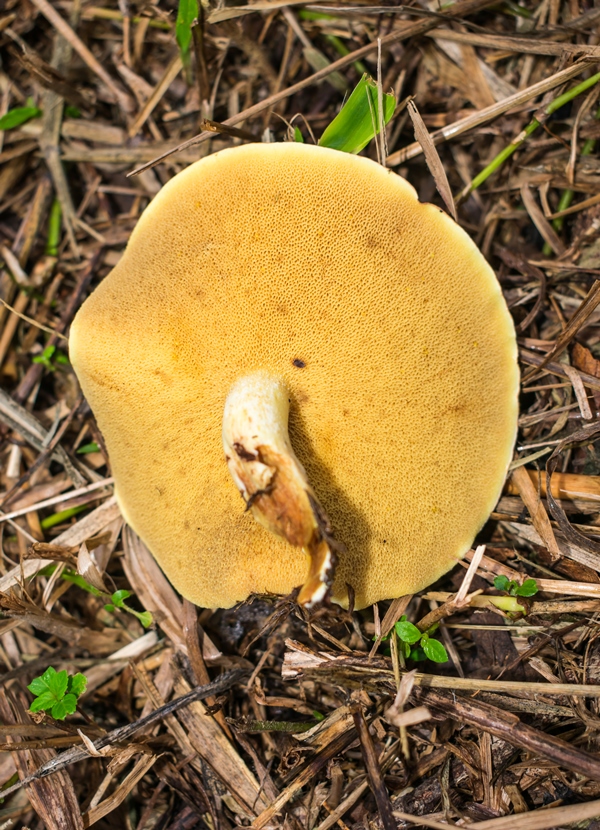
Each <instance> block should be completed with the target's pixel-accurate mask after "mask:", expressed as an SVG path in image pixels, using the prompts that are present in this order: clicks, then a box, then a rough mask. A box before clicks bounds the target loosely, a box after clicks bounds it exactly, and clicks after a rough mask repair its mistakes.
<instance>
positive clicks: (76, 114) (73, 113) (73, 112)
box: [65, 104, 81, 118]
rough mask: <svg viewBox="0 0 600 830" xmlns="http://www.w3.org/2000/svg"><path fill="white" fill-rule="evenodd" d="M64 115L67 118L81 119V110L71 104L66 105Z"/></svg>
mask: <svg viewBox="0 0 600 830" xmlns="http://www.w3.org/2000/svg"><path fill="white" fill-rule="evenodd" d="M65 115H66V117H67V118H81V110H80V109H79V107H74V106H73V105H72V104H67V106H66V107H65Z"/></svg>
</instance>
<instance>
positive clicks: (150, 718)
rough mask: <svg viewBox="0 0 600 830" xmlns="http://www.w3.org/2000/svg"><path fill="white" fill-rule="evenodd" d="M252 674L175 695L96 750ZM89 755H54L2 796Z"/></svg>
mask: <svg viewBox="0 0 600 830" xmlns="http://www.w3.org/2000/svg"><path fill="white" fill-rule="evenodd" d="M248 673H249V672H248V670H247V669H233V670H232V671H229V672H225V674H222V675H221V677H219V678H217V680H213V681H212V683H208V684H206V685H205V686H196V688H195V689H192V690H191V692H188V693H187V694H185V695H182V696H181V697H178V698H175V700H171V701H169V703H165V705H164V706H159V708H158V709H155V710H154V711H153V712H150V714H149V715H146V717H145V718H140V719H139V720H136V721H134V722H133V723H128V724H127V725H126V726H119V727H118V728H117V729H113V730H112V731H111V732H109V733H108V734H106V735H104V736H103V737H102V738H98V740H96V741H94V749H96V750H98V751H99V750H101V749H103V748H104V747H105V746H110V745H112V744H115V743H122V742H123V741H126V740H128V739H129V738H130V737H131V736H132V735H134V734H135V733H136V732H137V731H138V730H139V729H144V728H145V727H147V726H151V725H152V724H155V723H158V722H159V721H161V720H162V719H163V718H166V717H167V716H168V715H172V714H173V712H177V711H179V709H182V708H183V707H184V706H189V704H190V703H193V702H194V701H196V700H205V699H206V698H207V697H210V696H211V695H218V694H221V693H222V692H226V691H227V690H228V689H231V687H232V686H234V685H235V684H236V683H237V682H238V681H240V680H241V679H242V678H243V677H246V676H247V675H248ZM88 757H89V753H88V752H87V750H84V749H79V748H78V747H76V748H73V749H69V750H67V751H66V752H63V753H61V754H60V755H57V756H56V758H52V759H51V760H50V761H47V762H46V763H45V764H42V766H41V767H40V768H39V769H37V770H36V771H35V772H34V773H32V774H31V775H28V776H27V778H23V779H22V780H21V781H19V782H18V783H16V784H13V786H12V787H8V789H6V790H3V791H2V797H3V798H4V797H6V796H7V795H10V793H13V792H15V791H16V790H18V789H20V788H21V787H23V786H26V785H27V784H31V783H32V782H33V781H39V780H40V779H41V778H47V777H48V776H49V775H53V774H54V773H55V772H59V771H60V770H61V769H65V768H66V767H68V766H70V765H71V764H75V763H76V762H77V761H83V760H84V759H86V758H88Z"/></svg>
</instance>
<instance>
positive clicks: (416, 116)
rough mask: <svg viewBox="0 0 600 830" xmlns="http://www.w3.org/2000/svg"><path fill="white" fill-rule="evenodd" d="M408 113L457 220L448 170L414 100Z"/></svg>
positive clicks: (445, 201) (436, 179)
mask: <svg viewBox="0 0 600 830" xmlns="http://www.w3.org/2000/svg"><path fill="white" fill-rule="evenodd" d="M408 114H409V115H410V120H411V121H412V124H413V129H414V131H415V138H416V139H417V141H418V142H419V144H420V145H421V147H422V148H423V155H424V156H425V162H426V164H427V167H428V168H429V172H430V173H431V175H432V176H433V180H434V182H435V186H436V187H437V191H438V193H439V194H440V196H441V197H442V199H443V200H444V204H445V205H446V210H447V211H448V213H449V214H450V216H452V218H453V219H454V221H455V222H456V219H457V217H456V205H455V204H454V199H453V198H452V190H451V189H450V182H449V181H448V176H447V175H446V170H445V169H444V165H443V164H442V162H441V160H440V157H439V155H438V151H437V150H436V149H435V144H434V143H433V139H432V138H431V135H430V133H429V131H428V129H427V127H426V126H425V123H424V122H423V119H422V118H421V115H420V113H419V110H418V109H417V108H416V106H415V103H414V101H409V102H408Z"/></svg>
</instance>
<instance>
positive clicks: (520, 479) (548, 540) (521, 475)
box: [512, 467, 562, 562]
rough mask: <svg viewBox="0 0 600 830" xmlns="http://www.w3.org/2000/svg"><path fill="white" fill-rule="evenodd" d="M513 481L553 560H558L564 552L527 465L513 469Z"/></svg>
mask: <svg viewBox="0 0 600 830" xmlns="http://www.w3.org/2000/svg"><path fill="white" fill-rule="evenodd" d="M512 481H513V484H514V485H515V486H516V488H517V490H518V492H519V495H520V496H521V499H522V500H523V503H524V504H525V507H526V508H527V509H528V510H529V514H530V516H531V520H532V521H533V526H534V527H535V529H536V530H537V532H538V533H539V534H540V536H541V537H542V540H543V542H544V544H545V545H546V547H547V548H548V552H549V553H550V558H551V560H552V562H558V560H559V559H560V558H561V556H562V554H561V552H560V549H559V547H558V542H557V541H556V537H555V535H554V530H553V529H552V525H551V524H550V519H549V518H548V514H547V513H546V509H545V507H544V505H543V504H542V500H541V498H540V496H539V494H538V491H537V487H535V486H534V484H533V482H532V480H531V478H530V477H529V473H528V472H527V470H526V469H525V467H517V469H516V470H513V472H512Z"/></svg>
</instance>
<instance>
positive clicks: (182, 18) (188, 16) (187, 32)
mask: <svg viewBox="0 0 600 830" xmlns="http://www.w3.org/2000/svg"><path fill="white" fill-rule="evenodd" d="M198 12H199V10H198V0H179V7H178V9H177V21H176V23H175V37H176V38H177V43H178V45H179V51H180V53H181V60H182V61H183V65H184V66H188V65H189V60H190V44H191V42H192V23H193V22H194V20H197V18H198Z"/></svg>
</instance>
